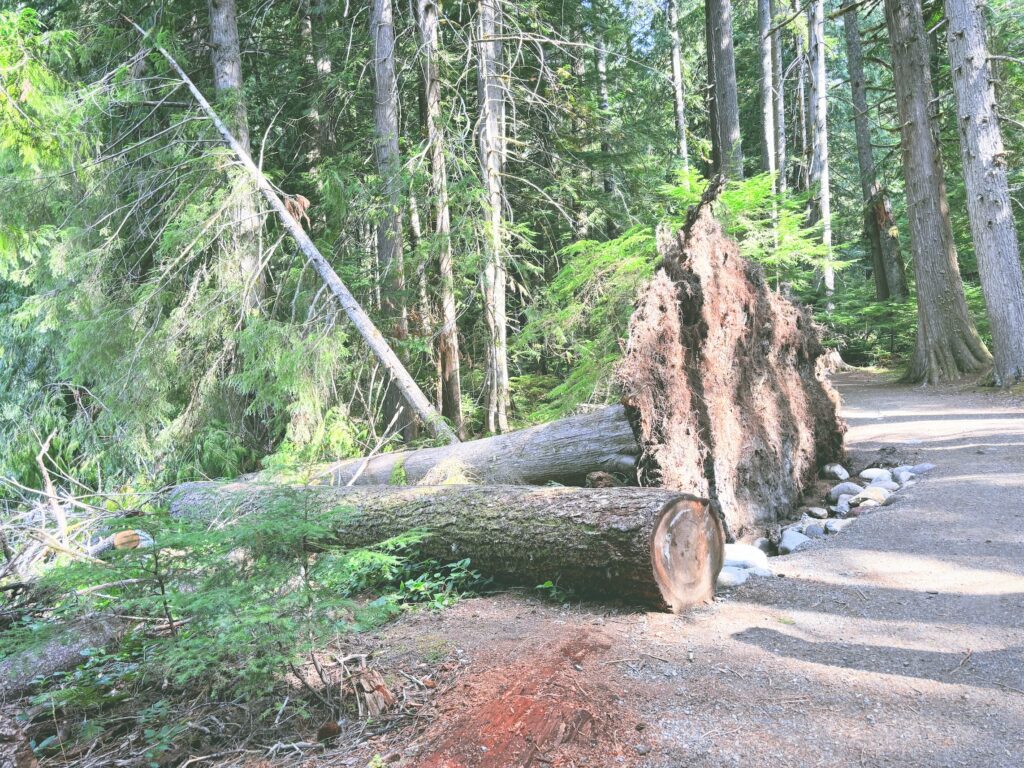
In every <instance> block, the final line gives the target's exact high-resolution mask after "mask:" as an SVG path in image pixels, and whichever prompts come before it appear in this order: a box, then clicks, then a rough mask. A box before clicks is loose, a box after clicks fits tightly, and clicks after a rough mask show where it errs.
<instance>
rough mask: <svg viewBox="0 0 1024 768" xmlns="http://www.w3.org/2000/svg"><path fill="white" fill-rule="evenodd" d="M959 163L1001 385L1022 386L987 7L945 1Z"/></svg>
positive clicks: (1014, 246)
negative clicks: (954, 96) (986, 26)
mask: <svg viewBox="0 0 1024 768" xmlns="http://www.w3.org/2000/svg"><path fill="white" fill-rule="evenodd" d="M945 3H946V18H947V20H948V26H949V29H948V31H947V36H948V41H949V58H950V63H951V65H952V70H953V92H954V93H955V94H956V103H957V118H958V119H957V127H958V128H959V130H960V155H961V157H962V158H963V167H964V183H965V186H966V189H967V212H968V214H969V219H970V222H971V235H972V236H973V239H974V253H975V255H976V256H977V259H978V272H979V274H980V275H981V286H982V289H983V290H984V292H985V303H986V305H987V307H988V317H989V320H990V322H991V325H992V344H993V348H994V352H993V354H994V358H995V369H994V377H995V381H996V383H997V384H999V385H1010V384H1013V383H1014V382H1017V381H1020V380H1021V379H1022V378H1024V276H1022V274H1021V264H1020V247H1019V245H1018V241H1017V230H1016V227H1015V226H1014V221H1013V211H1012V209H1011V207H1010V206H1011V204H1010V191H1009V185H1008V183H1007V178H1006V151H1005V149H1004V147H1003V136H1002V132H1001V131H1000V128H999V115H998V110H997V108H996V95H995V87H994V83H995V78H994V77H993V74H992V67H991V64H990V63H989V51H988V41H987V40H986V31H985V17H984V15H983V12H982V8H983V6H982V5H980V4H979V3H977V2H975V0H945Z"/></svg>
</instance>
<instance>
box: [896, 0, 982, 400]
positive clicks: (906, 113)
mask: <svg viewBox="0 0 1024 768" xmlns="http://www.w3.org/2000/svg"><path fill="white" fill-rule="evenodd" d="M885 21H886V25H887V26H888V29H889V44H890V46H891V48H892V66H893V81H894V83H895V86H896V102H897V105H898V107H899V117H900V126H901V135H902V145H903V173H904V176H905V177H906V184H907V218H908V219H909V221H910V246H911V250H912V252H913V255H914V268H915V273H916V277H917V348H916V350H915V353H914V359H913V362H912V363H911V366H910V370H909V371H908V373H907V376H908V378H909V379H912V380H915V381H924V382H927V383H937V382H939V381H942V380H951V379H955V378H957V377H959V376H960V375H961V374H964V373H971V372H975V371H979V370H981V369H983V368H984V367H986V366H987V365H988V364H989V363H990V362H991V355H989V352H988V350H987V349H986V348H985V344H984V342H982V340H981V337H980V336H979V335H978V331H977V329H976V328H975V327H974V320H973V319H972V318H971V315H970V312H969V311H968V309H967V301H966V299H965V298H964V289H963V283H962V282H961V280H960V268H959V267H958V266H957V259H956V248H955V246H954V244H953V230H952V227H951V225H950V222H949V203H948V201H947V199H946V183H945V181H944V180H943V177H942V159H941V157H940V155H939V152H938V142H937V140H936V137H935V134H934V133H933V131H932V121H931V115H930V102H931V94H932V78H931V72H930V70H929V64H928V40H927V38H926V37H925V29H924V19H923V17H922V15H921V3H920V0H885Z"/></svg>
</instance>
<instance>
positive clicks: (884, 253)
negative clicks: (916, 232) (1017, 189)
mask: <svg viewBox="0 0 1024 768" xmlns="http://www.w3.org/2000/svg"><path fill="white" fill-rule="evenodd" d="M843 27H844V32H845V37H846V65H847V71H848V72H849V75H850V90H851V92H852V96H853V123H854V129H855V131H856V135H857V162H858V164H859V167H860V188H861V194H862V196H863V200H864V231H865V234H866V235H867V237H868V244H869V245H870V247H871V263H872V273H873V276H874V279H875V297H876V298H877V299H879V300H885V299H888V298H890V297H896V298H905V297H906V296H907V277H906V272H905V270H904V267H903V254H902V253H901V252H900V242H899V238H898V237H897V236H896V235H895V234H893V229H894V226H895V225H894V224H893V222H892V218H891V215H890V214H889V210H890V208H889V200H888V195H887V194H886V192H885V190H884V189H882V188H881V187H880V185H879V184H878V183H877V179H876V172H875V158H874V153H873V151H872V149H871V125H870V123H869V121H868V99H867V87H866V83H865V80H864V55H863V52H862V48H861V41H860V26H859V23H858V19H857V8H856V7H853V8H851V9H850V10H848V11H847V12H846V14H845V15H844V16H843Z"/></svg>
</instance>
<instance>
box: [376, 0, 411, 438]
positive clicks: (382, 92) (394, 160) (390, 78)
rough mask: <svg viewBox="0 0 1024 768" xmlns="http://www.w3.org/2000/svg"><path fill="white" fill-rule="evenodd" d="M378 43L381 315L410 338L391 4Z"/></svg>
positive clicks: (389, 404) (384, 7)
mask: <svg viewBox="0 0 1024 768" xmlns="http://www.w3.org/2000/svg"><path fill="white" fill-rule="evenodd" d="M370 40H371V41H372V43H373V73H374V106H373V132H374V156H375V159H376V163H377V173H378V174H379V175H380V178H381V181H382V183H383V191H384V215H383V216H382V217H381V220H380V222H378V224H377V263H378V265H379V267H380V278H379V282H380V283H381V284H382V291H381V313H382V315H383V316H384V318H385V322H387V324H388V325H389V326H390V327H389V329H388V330H389V331H390V332H391V334H392V336H393V337H394V338H396V339H399V340H401V339H405V338H406V337H407V336H408V335H409V323H408V313H407V309H406V303H405V298H404V297H405V258H404V254H403V231H402V229H403V223H402V190H401V183H402V180H401V171H402V168H401V160H400V158H399V154H398V79H397V78H396V76H395V22H394V14H393V10H392V6H391V0H373V10H372V12H371V14H370ZM384 402H385V407H384V410H385V414H384V421H385V423H387V422H388V421H390V420H391V419H392V417H393V416H394V415H395V414H396V413H398V409H399V408H401V394H400V393H399V392H398V390H397V388H395V387H394V386H393V385H389V386H388V389H387V392H386V393H385V397H384ZM411 417H412V414H409V415H408V416H407V417H406V418H404V419H403V418H402V417H399V423H398V427H399V429H400V431H401V432H402V435H403V437H404V438H405V439H406V441H410V440H412V439H413V438H414V437H415V434H416V428H415V422H414V419H413V418H411Z"/></svg>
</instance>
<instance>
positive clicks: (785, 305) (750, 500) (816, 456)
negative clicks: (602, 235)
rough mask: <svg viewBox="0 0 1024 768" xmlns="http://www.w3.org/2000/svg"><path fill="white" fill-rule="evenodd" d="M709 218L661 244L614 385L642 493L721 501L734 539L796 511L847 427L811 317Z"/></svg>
mask: <svg viewBox="0 0 1024 768" xmlns="http://www.w3.org/2000/svg"><path fill="white" fill-rule="evenodd" d="M710 208H711V207H710V205H707V204H703V205H702V206H701V208H700V209H699V211H697V212H696V213H695V214H694V215H693V216H692V217H691V221H690V223H689V225H688V227H687V228H686V229H684V230H682V231H680V232H679V233H677V234H675V235H671V234H668V233H666V232H660V233H659V237H658V250H659V253H660V254H661V256H662V265H661V267H660V268H659V269H658V271H657V273H656V274H655V276H654V278H653V279H652V280H651V282H650V283H649V284H648V285H647V287H646V289H645V290H644V291H643V292H642V293H641V295H640V298H639V299H638V302H637V307H636V311H635V312H634V314H633V318H632V320H631V322H630V334H629V342H628V346H627V349H626V354H625V357H624V359H623V361H622V363H621V365H620V367H619V378H620V381H621V384H622V390H623V393H624V402H625V403H626V405H627V406H628V408H629V410H630V412H631V416H632V418H633V421H634V425H635V428H636V431H637V434H638V437H639V439H640V442H641V444H642V445H643V446H644V456H643V459H642V462H641V482H642V483H643V484H644V485H658V486H664V487H667V488H675V489H678V490H680V491H685V492H688V493H693V494H697V495H700V496H707V497H709V498H713V499H716V500H717V501H718V502H719V504H720V505H721V508H722V513H723V516H724V522H725V526H726V533H727V536H728V537H729V538H730V539H739V538H742V537H744V536H747V537H749V536H751V535H754V534H757V533H760V532H762V531H764V530H765V529H766V528H767V527H769V526H770V525H771V524H772V523H774V522H776V521H777V520H778V519H779V518H780V517H781V516H783V515H784V514H785V513H787V512H788V511H790V510H791V509H792V508H793V507H794V506H795V505H796V504H797V503H798V501H799V498H800V494H801V492H802V490H803V488H804V487H806V486H807V485H808V484H809V483H811V482H812V481H813V479H814V477H815V474H816V472H817V469H818V467H820V466H821V465H823V464H825V463H827V462H829V461H832V460H835V459H837V458H839V457H840V456H841V453H842V442H843V432H844V431H845V427H844V425H843V423H842V421H841V420H840V418H839V415H838V404H839V398H838V395H837V394H836V392H835V390H833V389H832V387H831V385H830V384H829V383H828V381H827V379H826V378H825V375H824V373H825V371H824V355H825V350H824V348H823V347H822V345H821V341H820V339H819V336H818V331H817V329H816V327H815V325H814V323H813V321H812V319H811V317H810V313H809V312H808V311H807V310H806V309H805V308H803V307H800V306H798V305H797V304H796V303H794V302H793V301H791V300H789V299H788V298H786V297H785V296H782V295H781V294H779V293H776V292H775V291H773V290H772V289H771V287H770V286H769V284H768V282H767V280H766V279H765V276H764V273H763V271H762V269H761V267H760V266H758V265H756V264H753V263H752V262H750V261H747V260H746V259H744V258H743V257H741V256H740V254H739V249H738V247H737V245H736V244H735V243H734V242H732V241H731V240H730V239H728V238H727V237H726V236H725V234H724V233H723V231H722V228H721V225H720V224H719V223H718V222H717V221H716V220H715V218H714V217H713V216H712V214H711V210H710ZM666 402H672V403H674V404H678V406H677V407H674V408H671V409H668V408H665V407H664V403H666Z"/></svg>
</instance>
